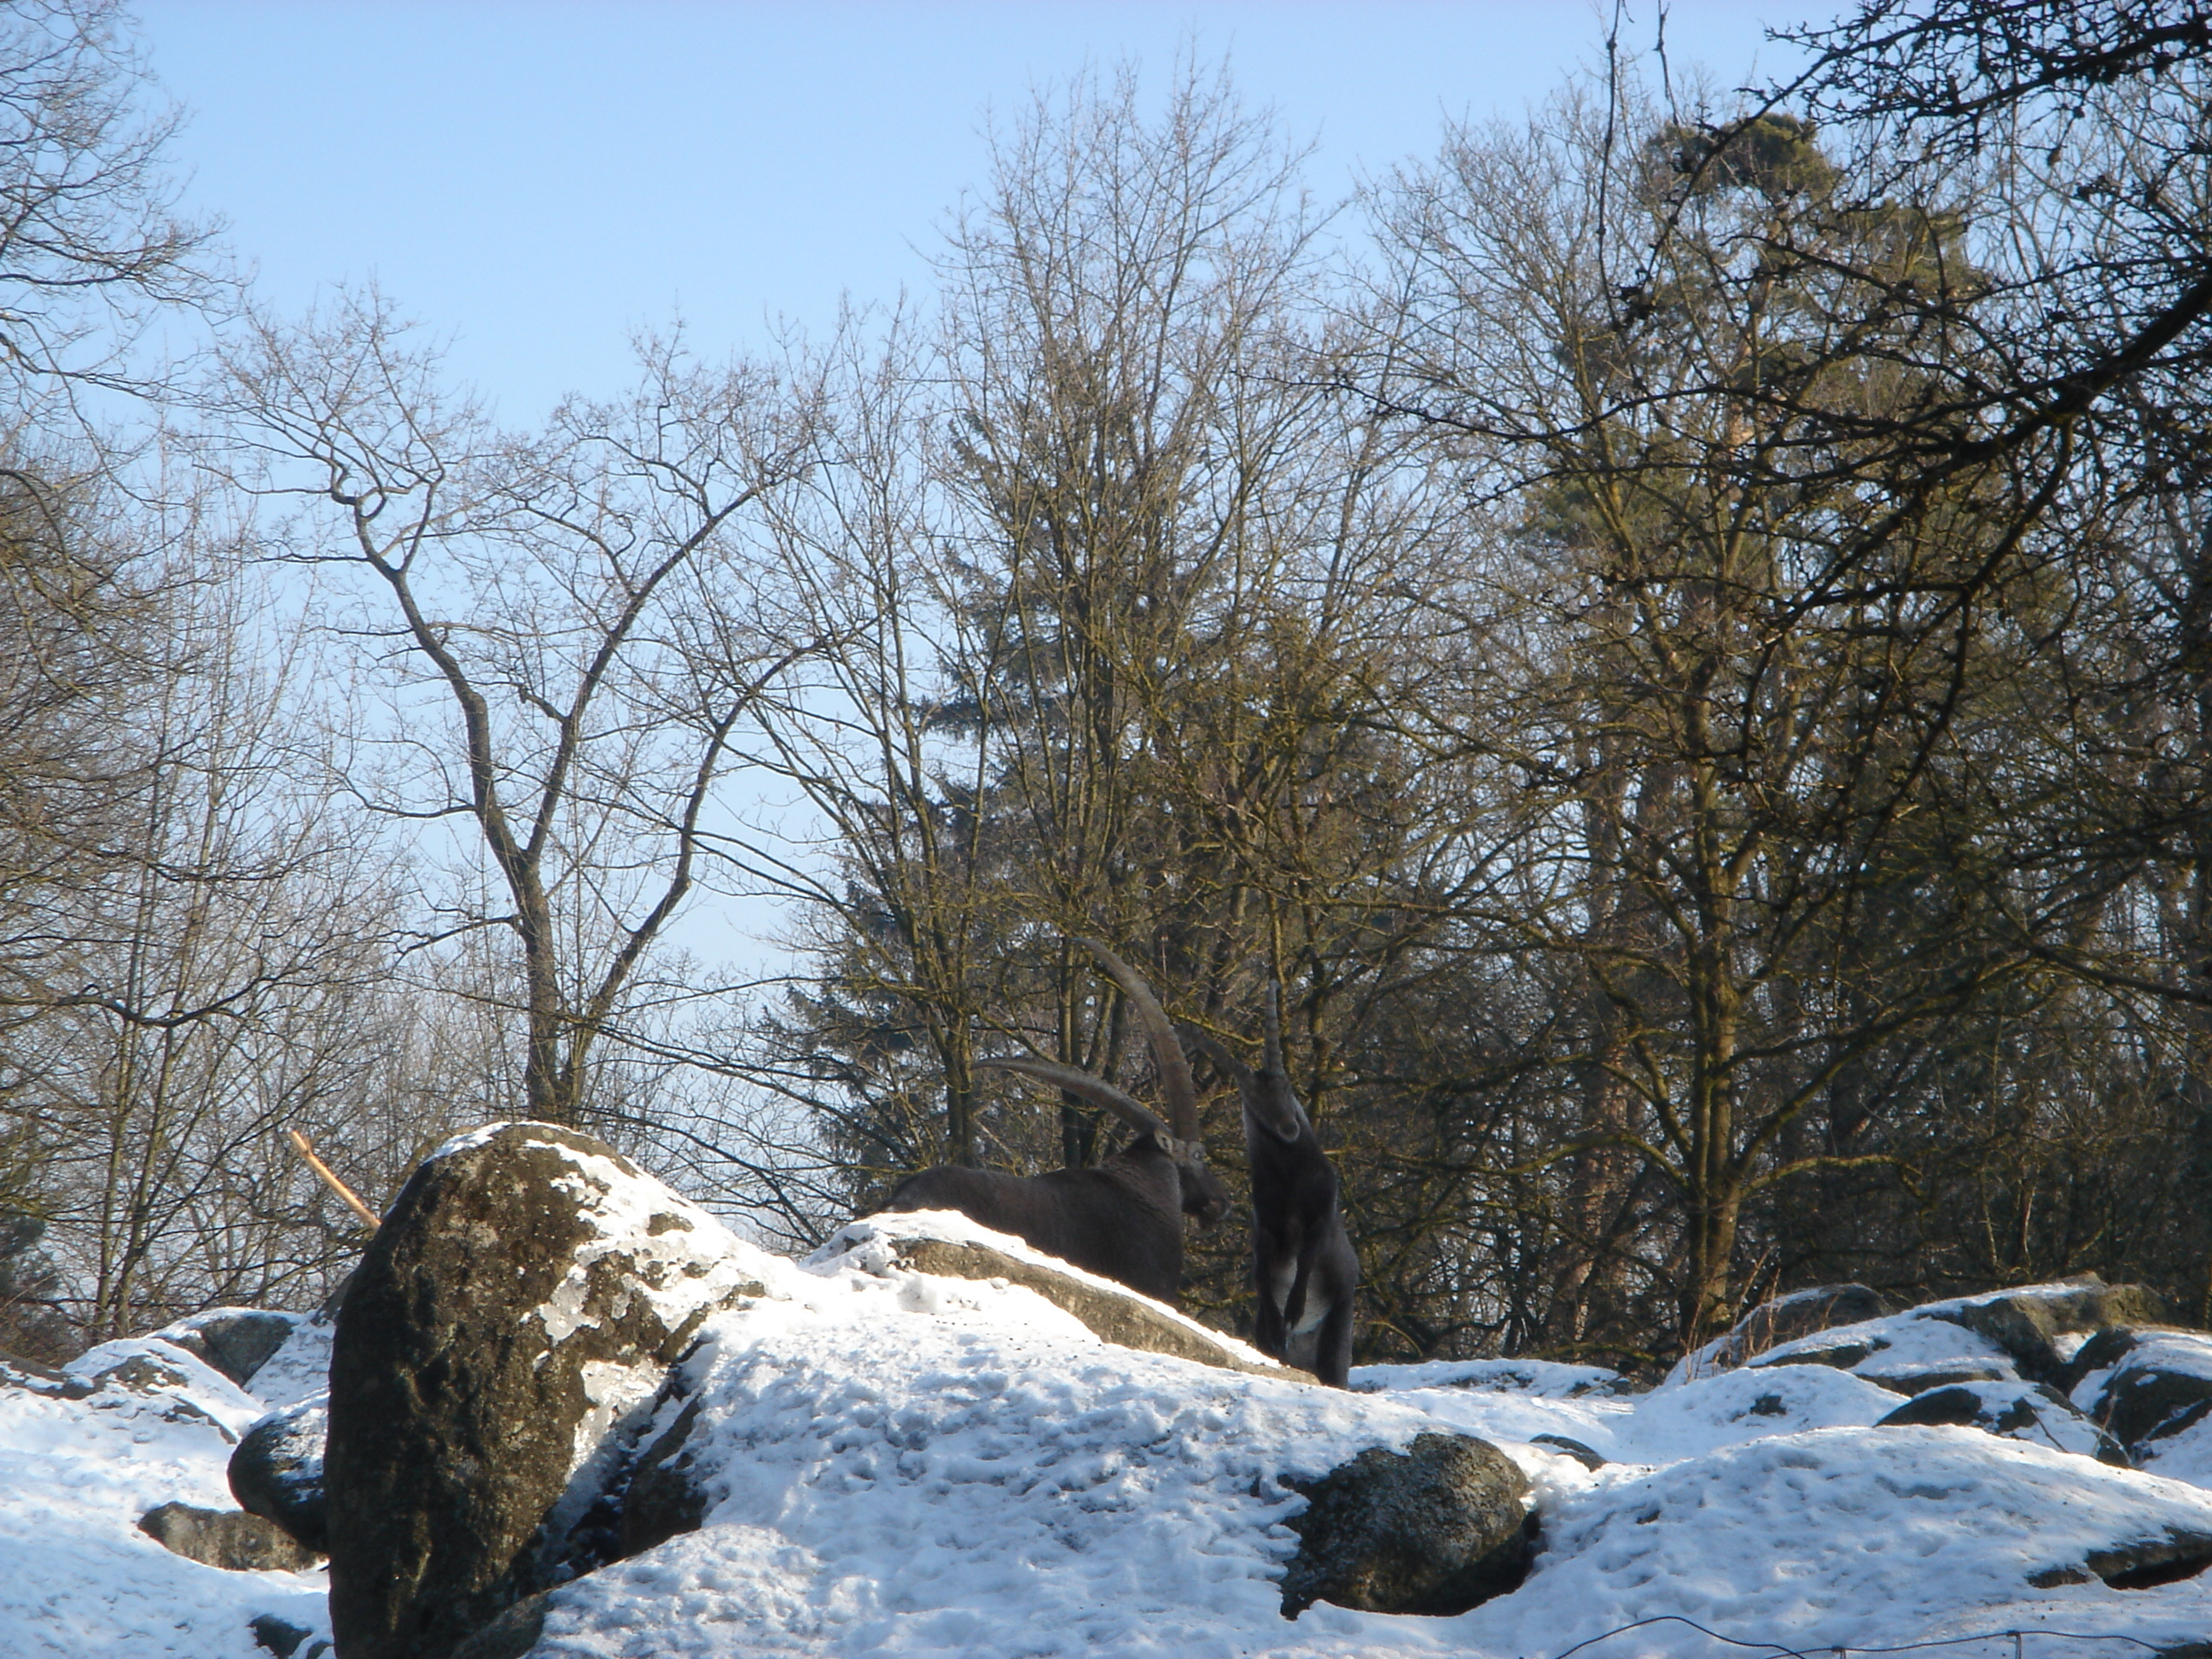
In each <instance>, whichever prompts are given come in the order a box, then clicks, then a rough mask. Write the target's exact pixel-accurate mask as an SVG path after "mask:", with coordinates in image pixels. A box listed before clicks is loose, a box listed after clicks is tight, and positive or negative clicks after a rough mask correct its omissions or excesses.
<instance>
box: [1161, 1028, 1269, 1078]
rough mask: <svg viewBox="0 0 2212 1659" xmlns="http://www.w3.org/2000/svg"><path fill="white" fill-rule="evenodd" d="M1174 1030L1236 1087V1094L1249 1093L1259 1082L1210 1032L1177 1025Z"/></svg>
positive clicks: (1225, 1045) (1248, 1068)
mask: <svg viewBox="0 0 2212 1659" xmlns="http://www.w3.org/2000/svg"><path fill="white" fill-rule="evenodd" d="M1176 1030H1177V1031H1179V1032H1181V1033H1182V1040H1183V1041H1184V1042H1188V1043H1189V1044H1190V1045H1191V1046H1192V1047H1193V1048H1196V1049H1197V1050H1198V1051H1199V1053H1200V1054H1204V1055H1205V1056H1206V1058H1207V1059H1208V1060H1212V1062H1213V1069H1214V1070H1215V1071H1217V1072H1218V1073H1221V1075H1222V1076H1224V1077H1225V1078H1227V1079H1229V1080H1230V1081H1231V1083H1234V1084H1235V1085H1237V1092H1238V1093H1240V1094H1243V1093H1249V1091H1250V1090H1251V1088H1252V1085H1254V1084H1255V1083H1256V1082H1257V1081H1258V1080H1259V1079H1256V1078H1255V1077H1254V1076H1253V1074H1252V1068H1251V1067H1250V1066H1247V1065H1246V1064H1245V1063H1244V1062H1243V1060H1239V1059H1237V1056H1236V1055H1234V1054H1231V1053H1230V1052H1229V1048H1228V1045H1227V1044H1225V1043H1224V1042H1222V1041H1221V1040H1220V1039H1219V1038H1218V1037H1217V1036H1214V1035H1213V1033H1212V1032H1211V1031H1201V1030H1199V1028H1198V1027H1197V1026H1195V1025H1190V1024H1179V1025H1177V1026H1176Z"/></svg>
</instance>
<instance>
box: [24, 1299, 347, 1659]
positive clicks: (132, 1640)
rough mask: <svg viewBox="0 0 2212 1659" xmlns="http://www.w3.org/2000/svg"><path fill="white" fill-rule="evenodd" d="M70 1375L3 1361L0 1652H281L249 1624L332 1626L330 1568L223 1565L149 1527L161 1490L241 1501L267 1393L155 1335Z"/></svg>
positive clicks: (101, 1656) (94, 1656) (237, 1655)
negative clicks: (239, 1452) (238, 1450)
mask: <svg viewBox="0 0 2212 1659" xmlns="http://www.w3.org/2000/svg"><path fill="white" fill-rule="evenodd" d="M134 1361H137V1362H139V1363H138V1364H135V1365H134V1364H132V1362H134ZM21 1375H22V1374H21V1373H17V1374H16V1376H18V1377H19V1378H20V1377H21ZM164 1375H166V1376H169V1377H171V1378H173V1379H174V1380H171V1381H162V1380H159V1379H160V1378H161V1376H164ZM66 1376H68V1378H69V1379H70V1384H71V1385H73V1386H71V1385H65V1384H60V1383H47V1382H46V1381H45V1380H44V1379H40V1378H36V1377H31V1378H29V1379H27V1380H25V1381H18V1382H16V1383H15V1385H14V1386H10V1382H9V1371H8V1370H7V1369H6V1368H4V1367H0V1494H4V1495H5V1496H4V1498H0V1562H4V1563H5V1566H4V1569H0V1655H5V1656H7V1659H108V1656H115V1659H121V1656H125V1655H128V1656H130V1659H172V1656H173V1659H269V1656H268V1654H267V1652H266V1651H265V1650H263V1649H260V1648H258V1647H256V1646H255V1645H254V1642H253V1637H252V1632H251V1630H250V1629H249V1628H248V1626H249V1625H250V1623H251V1621H252V1620H253V1619H255V1618H256V1617H258V1616H260V1615H263V1614H274V1615H275V1616H276V1617H277V1618H279V1619H282V1620H284V1621H285V1622H287V1623H288V1624H290V1625H293V1626H297V1627H299V1628H301V1629H304V1630H307V1631H310V1632H314V1633H316V1634H319V1635H322V1636H327V1635H328V1633H329V1629H330V1625H329V1618H328V1615H327V1613H325V1610H324V1607H323V1600H324V1596H325V1594H326V1592H327V1588H328V1587H327V1584H326V1583H325V1577H324V1575H323V1573H321V1572H320V1571H314V1572H305V1573H280V1572H225V1571H221V1570H220V1569H218V1568H215V1567H207V1566H202V1565H199V1564H198V1563H197V1562H194V1561H187V1560H185V1559H183V1558H182V1557H180V1556H176V1555H172V1554H170V1553H169V1552H168V1551H167V1550H166V1549H164V1548H163V1547H161V1545H159V1544H157V1543H155V1541H153V1540H152V1539H151V1538H149V1537H147V1536H146V1535H145V1534H143V1533H142V1532H140V1531H139V1530H138V1526H137V1522H138V1517H139V1516H142V1515H143V1514H144V1513H145V1512H146V1511H147V1510H150V1509H153V1508H155V1506H157V1505H159V1504H166V1503H184V1504H197V1505H198V1506H200V1507H202V1508H205V1509H217V1510H230V1509H235V1508H236V1507H237V1504H236V1501H235V1500H234V1498H232V1497H231V1495H230V1488H229V1486H228V1482H227V1481H226V1480H225V1478H224V1473H223V1472H224V1468H225V1467H226V1465H227V1464H228V1462H229V1458H230V1449H231V1446H232V1444H233V1443H234V1442H235V1440H236V1437H237V1436H238V1434H239V1433H240V1431H242V1430H244V1429H245V1428H246V1426H247V1425H250V1424H251V1423H252V1421H253V1420H254V1419H256V1418H258V1417H259V1416H260V1415H261V1414H262V1413H263V1412H264V1411H265V1410H266V1409H267V1408H268V1407H267V1402H265V1401H259V1400H257V1399H256V1398H254V1396H253V1395H252V1394H250V1393H249V1392H248V1391H246V1390H245V1389H240V1388H239V1387H238V1386H237V1385H236V1384H234V1383H231V1382H230V1381H229V1380H228V1378H226V1377H224V1376H222V1375H221V1374H220V1373H218V1372H216V1370H212V1369H211V1368H210V1367H209V1366H207V1365H205V1364H202V1363H201V1362H200V1361H199V1360H197V1359H195V1358H193V1357H192V1356H191V1354H189V1353H187V1352H185V1351H184V1350H183V1349H181V1348H179V1347H177V1346H174V1345H173V1344H170V1343H167V1342H163V1341H160V1340H153V1339H146V1338H138V1339H133V1340H127V1341H123V1342H110V1343H104V1344H102V1345H101V1346H100V1347H98V1348H94V1349H93V1350H92V1351H91V1352H88V1353H87V1354H85V1355H83V1356H82V1357H81V1358H78V1359H77V1360H76V1361H75V1362H73V1363H72V1364H70V1366H69V1367H68V1368H67V1371H66ZM129 1376H136V1377H138V1378H141V1379H144V1380H145V1381H146V1383H147V1384H148V1386H145V1387H143V1389H141V1388H138V1387H134V1386H132V1384H131V1383H130V1382H129V1381H127V1380H125V1379H126V1377H129ZM86 1388H89V1389H90V1390H91V1391H90V1392H89V1393H88V1394H83V1395H82V1397H80V1398H75V1399H71V1398H69V1397H67V1396H68V1395H69V1394H71V1393H79V1392H80V1391H81V1390H82V1389H86ZM308 1645H312V1644H305V1645H303V1646H302V1648H301V1655H302V1656H304V1655H305V1653H306V1648H307V1646H308Z"/></svg>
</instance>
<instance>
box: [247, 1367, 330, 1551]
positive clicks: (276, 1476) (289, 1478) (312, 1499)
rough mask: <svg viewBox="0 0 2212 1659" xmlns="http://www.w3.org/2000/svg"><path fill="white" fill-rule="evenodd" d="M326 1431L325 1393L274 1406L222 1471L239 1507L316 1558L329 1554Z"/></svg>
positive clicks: (327, 1426) (327, 1411)
mask: <svg viewBox="0 0 2212 1659" xmlns="http://www.w3.org/2000/svg"><path fill="white" fill-rule="evenodd" d="M330 1428H331V1412H330V1395H329V1394H328V1392H327V1391H326V1392H325V1393H322V1394H319V1395H313V1396H312V1397H310V1398H308V1399H306V1400H301V1401H295V1402H294V1403H293V1404H291V1405H289V1406H283V1407H279V1408H278V1409H276V1411H273V1412H271V1413H269V1414H268V1415H267V1416H266V1417H264V1418H263V1419H261V1420H260V1421H258V1423H256V1424H254V1425H253V1426H252V1428H250V1429H248V1430H247V1431H246V1435H245V1437H244V1438H243V1439H241V1440H240V1442H239V1443H238V1449H236V1450H235V1451H234V1452H232V1453H231V1455H230V1464H229V1467H228V1469H227V1470H226V1471H225V1475H226V1478H227V1479H228V1480H229V1482H230V1490H231V1495H232V1496H233V1497H234V1498H237V1499H238V1506H239V1508H240V1509H242V1510H245V1511H246V1513H247V1514H248V1515H258V1516H262V1517H264V1519H266V1520H269V1521H273V1522H276V1525H278V1526H279V1527H282V1528H283V1529H284V1530H285V1531H286V1532H287V1533H289V1534H291V1536H292V1537H293V1538H295V1539H296V1540H297V1541H299V1542H300V1543H301V1545H303V1546H304V1547H307V1549H310V1550H313V1552H314V1553H316V1554H318V1555H328V1554H329V1553H330V1551H331V1533H330V1518H329V1511H328V1509H327V1507H326V1505H325V1496H324V1492H323V1451H324V1449H325V1446H326V1445H327V1443H329V1440H330Z"/></svg>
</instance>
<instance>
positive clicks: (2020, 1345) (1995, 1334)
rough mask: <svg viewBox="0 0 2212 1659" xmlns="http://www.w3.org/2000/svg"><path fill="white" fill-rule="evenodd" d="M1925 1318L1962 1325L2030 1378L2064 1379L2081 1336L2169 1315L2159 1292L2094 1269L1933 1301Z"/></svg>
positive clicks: (2039, 1380)
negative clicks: (2110, 1280) (2113, 1281)
mask: <svg viewBox="0 0 2212 1659" xmlns="http://www.w3.org/2000/svg"><path fill="white" fill-rule="evenodd" d="M1916 1311H1917V1313H1918V1315H1919V1316H1920V1317H1922V1318H1923V1319H1941V1320H1944V1321H1947V1322H1949V1323H1951V1324H1954V1325H1963V1326H1964V1327H1966V1329H1968V1330H1970V1331H1972V1332H1973V1333H1974V1334H1976V1335H1978V1336H1980V1337H1982V1338H1984V1340H1988V1341H1990V1342H1992V1343H1994V1344H1996V1346H1998V1347H1999V1348H2002V1350H2004V1352H2006V1353H2007V1354H2008V1355H2010V1356H2011V1358H2012V1362H2013V1364H2015V1365H2016V1366H2018V1367H2019V1368H2020V1374H2021V1376H2024V1377H2026V1378H2027V1379H2028V1381H2030V1382H2031V1383H2061V1382H2063V1380H2064V1378H2065V1376H2066V1374H2067V1370H2068V1364H2069V1361H2070V1360H2071V1359H2072V1358H2073V1357H2074V1353H2075V1349H2076V1348H2078V1347H2079V1346H2081V1345H2080V1344H2079V1343H2078V1342H2075V1341H2069V1340H2067V1339H2069V1338H2078V1337H2081V1336H2084V1335H2087V1334H2092V1333H2094V1332H2097V1331H2101V1330H2103V1329H2105V1328H2106V1327H2108V1326H2112V1325H2154V1324H2156V1323H2157V1322H2159V1321H2160V1319H2162V1318H2164V1317H2165V1316H2166V1310H2165V1305H2164V1304H2163V1303H2162V1302H2161V1301H2160V1298H2159V1295H2158V1292H2157V1291H2154V1290H2151V1289H2150V1288H2148V1286H2146V1285H2107V1284H2106V1283H2105V1281H2104V1280H2103V1279H2100V1278H2099V1277H2098V1276H2097V1275H2096V1274H2094V1273H2084V1274H2082V1275H2081V1277H2080V1278H2078V1279H2062V1280H2059V1281H2058V1282H2057V1283H2055V1284H2051V1285H2026V1286H2023V1287H2022V1288H2021V1289H2020V1290H2016V1291H1991V1292H1990V1293H1989V1294H1988V1295H1986V1296H1971V1297H1961V1298H1960V1299H1959V1300H1957V1301H1955V1302H1936V1303H1931V1304H1929V1305H1928V1306H1926V1307H1924V1308H1921V1309H1918V1310H1916Z"/></svg>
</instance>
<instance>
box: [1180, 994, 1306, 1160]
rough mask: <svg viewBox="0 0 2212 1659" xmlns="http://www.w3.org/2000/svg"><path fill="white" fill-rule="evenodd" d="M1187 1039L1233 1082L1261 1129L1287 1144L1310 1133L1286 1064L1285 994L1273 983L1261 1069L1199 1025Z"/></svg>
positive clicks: (1185, 1031) (1188, 1030)
mask: <svg viewBox="0 0 2212 1659" xmlns="http://www.w3.org/2000/svg"><path fill="white" fill-rule="evenodd" d="M1182 1035H1183V1036H1184V1037H1185V1038H1186V1039H1188V1041H1189V1042H1191V1043H1193V1044H1194V1045H1195V1046H1196V1047H1197V1048H1199V1049H1200V1050H1201V1051H1202V1052H1203V1053H1204V1054H1205V1055H1206V1058H1207V1059H1208V1060H1212V1062H1213V1065H1214V1068H1215V1069H1216V1070H1217V1071H1218V1072H1219V1073H1221V1074H1222V1075H1223V1076H1224V1077H1226V1078H1230V1079H1233V1080H1234V1081H1235V1083H1236V1085H1237V1093H1238V1094H1239V1095H1241V1096H1242V1097H1243V1101H1244V1112H1245V1115H1246V1116H1247V1117H1248V1118H1249V1119H1250V1120H1251V1121H1253V1122H1255V1123H1256V1124H1257V1125H1258V1126H1259V1127H1261V1128H1262V1129H1265V1130H1266V1131H1267V1133H1270V1134H1272V1135H1273V1136H1275V1137H1276V1138H1277V1139H1280V1140H1284V1141H1295V1140H1296V1139H1297V1138H1298V1137H1299V1136H1300V1135H1302V1134H1304V1133H1307V1130H1308V1125H1307V1122H1306V1113H1305V1108H1304V1107H1303V1106H1301V1105H1299V1104H1298V1096H1297V1091H1296V1090H1295V1089H1293V1088H1291V1074H1290V1073H1289V1071H1288V1070H1287V1069H1286V1068H1285V1066H1284V1065H1283V1012H1282V993H1281V991H1280V989H1279V987H1277V986H1276V985H1274V984H1273V982H1272V981H1271V982H1270V983H1269V984H1268V987H1267V1024H1266V1025H1265V1027H1264V1028H1263V1030H1262V1042H1261V1058H1260V1069H1259V1070H1258V1071H1256V1072H1255V1071H1254V1070H1253V1069H1252V1068H1251V1067H1250V1066H1247V1065H1246V1064H1245V1063H1244V1062H1243V1060H1239V1059H1237V1056H1236V1055H1234V1054H1231V1053H1230V1052H1229V1050H1228V1049H1227V1048H1225V1047H1224V1046H1223V1045H1222V1044H1221V1043H1220V1042H1217V1041H1216V1040H1215V1039H1214V1037H1213V1036H1212V1034H1211V1033H1209V1032H1206V1031H1201V1030H1199V1029H1198V1028H1197V1027H1196V1026H1195V1025H1185V1026H1183V1027H1182Z"/></svg>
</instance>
